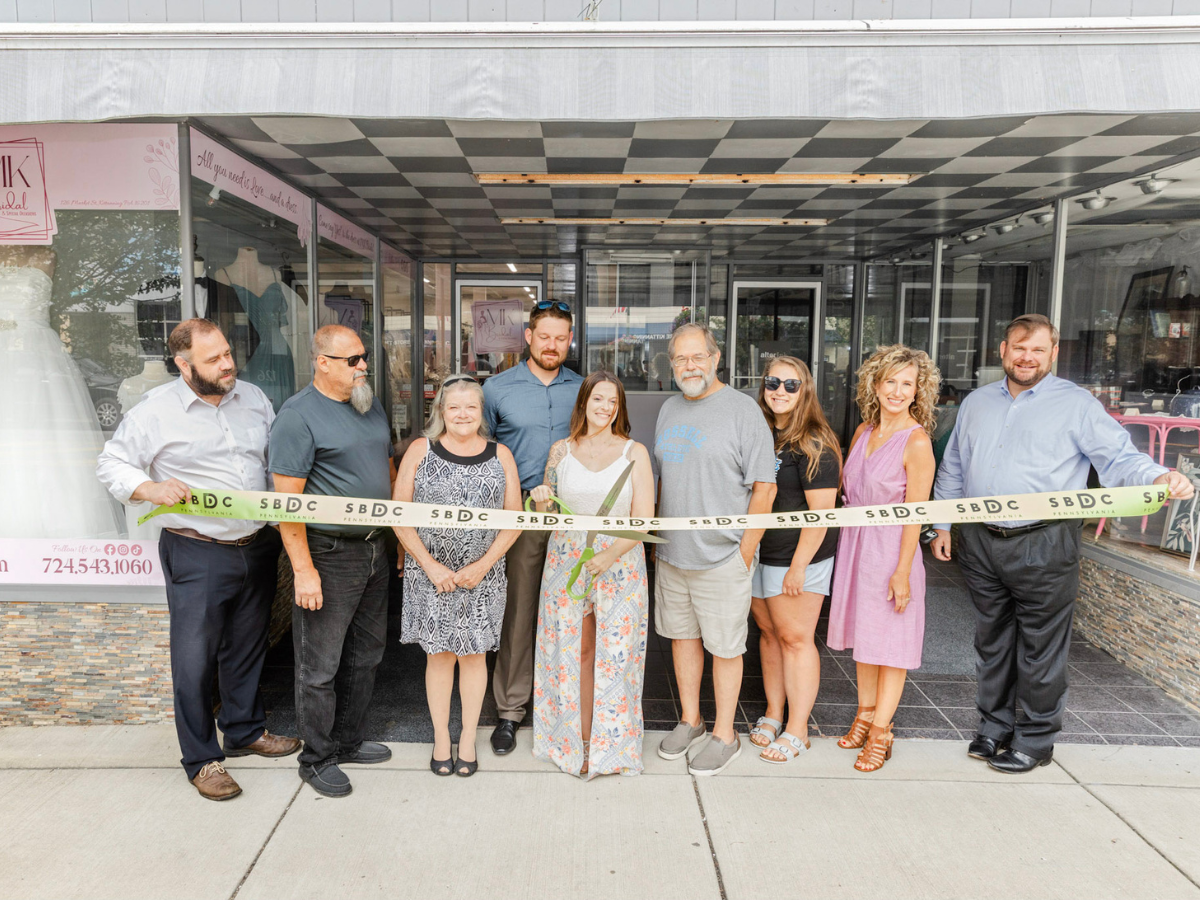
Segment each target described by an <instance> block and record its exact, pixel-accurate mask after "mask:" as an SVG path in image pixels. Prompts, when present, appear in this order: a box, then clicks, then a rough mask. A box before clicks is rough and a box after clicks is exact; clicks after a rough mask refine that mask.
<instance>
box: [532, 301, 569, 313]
mask: <svg viewBox="0 0 1200 900" xmlns="http://www.w3.org/2000/svg"><path fill="white" fill-rule="evenodd" d="M551 307H553V308H554V309H557V310H560V311H561V312H565V313H569V312H570V311H571V307H570V305H568V304H567V303H566V302H564V301H562V300H539V301H538V302H537V303H535V304H533V308H534V309H536V310H537V311H538V312H544V311H545V310H547V309H550V308H551Z"/></svg>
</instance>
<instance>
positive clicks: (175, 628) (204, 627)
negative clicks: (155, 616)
mask: <svg viewBox="0 0 1200 900" xmlns="http://www.w3.org/2000/svg"><path fill="white" fill-rule="evenodd" d="M281 546H282V544H281V542H280V539H279V532H277V531H276V530H275V529H274V528H270V527H267V528H263V529H262V530H261V531H260V532H259V533H258V539H257V540H255V541H253V542H252V543H249V544H247V545H245V546H244V547H233V546H230V545H227V544H213V543H207V542H205V541H198V540H195V539H194V538H188V537H183V536H182V535H178V534H173V533H172V532H170V531H163V533H162V537H161V538H159V542H158V553H159V558H160V559H161V560H162V564H163V572H164V573H165V574H166V581H167V608H168V609H169V610H170V611H171V681H172V682H173V689H174V697H175V731H176V733H177V734H178V735H179V748H180V749H181V750H182V751H183V758H182V759H180V762H181V763H183V769H184V771H185V772H187V776H188V778H189V779H191V778H195V777H196V774H197V773H198V772H199V771H200V769H201V768H203V767H204V764H205V763H208V762H212V761H213V760H222V759H224V758H225V754H224V752H222V750H221V745H220V743H219V742H218V741H217V734H216V730H215V729H214V728H213V696H212V693H213V692H212V685H213V673H214V672H215V673H216V675H217V680H218V683H219V686H220V692H221V712H220V715H219V717H218V719H217V725H218V726H219V727H220V729H221V731H222V733H223V734H224V735H225V742H226V744H227V745H228V746H230V747H244V746H246V745H247V744H253V743H254V742H255V741H256V740H258V739H259V737H260V736H261V735H262V733H263V723H264V722H265V721H266V714H265V713H264V711H263V703H262V697H261V696H260V694H259V692H258V682H259V678H260V677H261V675H262V667H263V659H264V658H265V657H266V655H267V622H268V620H269V618H270V615H271V602H272V601H273V600H274V599H275V581H276V574H277V572H278V565H279V551H280V548H281Z"/></svg>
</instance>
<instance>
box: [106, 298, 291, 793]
mask: <svg viewBox="0 0 1200 900" xmlns="http://www.w3.org/2000/svg"><path fill="white" fill-rule="evenodd" d="M167 346H168V348H169V350H170V352H171V354H172V355H173V356H174V357H175V364H176V365H177V366H178V367H179V371H180V372H181V373H182V376H181V377H180V378H179V379H177V380H175V381H172V382H170V383H169V384H164V385H161V386H160V387H157V388H154V389H153V390H152V391H150V392H149V393H147V394H146V396H145V398H144V399H143V400H142V402H141V403H139V404H137V405H136V406H135V407H133V409H131V410H130V411H129V412H128V413H127V414H126V415H125V418H124V419H123V420H122V421H121V425H120V427H119V428H118V429H117V432H116V434H115V435H113V437H112V439H111V440H110V441H109V442H108V443H107V444H105V446H104V451H103V452H102V453H101V454H100V459H99V461H98V463H97V466H96V473H97V475H98V476H99V478H100V480H101V481H102V482H103V483H104V485H105V487H107V488H108V490H109V491H110V492H111V493H112V495H113V496H114V497H116V498H117V499H118V500H120V501H121V502H122V503H126V504H134V503H138V502H141V501H143V500H148V501H150V502H151V503H153V504H156V505H157V504H174V503H178V502H179V501H181V500H184V499H187V498H189V497H190V496H191V490H190V489H191V488H223V489H225V490H239V491H263V490H266V489H267V435H268V433H269V431H270V426H271V421H272V419H274V417H275V416H274V411H273V410H272V408H271V401H270V400H268V399H267V396H266V394H264V393H263V392H262V391H261V390H259V389H258V388H257V387H255V386H254V385H253V384H250V383H249V382H245V381H238V380H237V368H236V366H235V365H234V362H233V356H232V355H231V353H230V350H229V343H228V342H227V341H226V340H225V336H224V335H223V334H222V333H221V330H220V329H219V328H218V327H217V326H216V325H215V324H214V323H212V322H210V321H208V320H207V319H189V320H188V321H186V322H182V323H180V324H179V325H177V326H176V327H175V329H174V331H172V332H171V336H170V338H169V339H168V342H167ZM158 521H159V522H160V523H161V524H162V526H163V533H162V537H161V538H160V540H159V555H160V556H161V558H162V564H163V572H164V573H165V575H166V580H167V606H168V608H169V609H170V611H171V678H172V681H173V682H174V699H175V730H176V732H177V733H178V736H179V746H180V749H181V750H182V751H183V757H182V759H181V760H180V762H181V763H182V764H183V768H184V771H185V772H186V773H187V777H188V779H189V780H190V781H191V782H192V784H193V785H195V786H196V789H197V790H198V791H199V792H200V795H201V796H203V797H206V798H207V799H209V800H228V799H230V798H232V797H236V796H237V795H238V794H240V793H241V788H240V787H239V786H238V784H237V782H236V781H234V779H233V777H232V776H231V775H229V773H228V772H226V771H225V767H224V766H223V765H222V763H223V762H224V760H225V758H226V757H227V756H249V755H251V754H254V755H258V756H268V757H278V756H289V755H290V754H292V753H295V752H296V751H297V750H298V749H300V741H299V740H298V739H296V738H291V737H281V736H279V735H274V734H269V733H268V732H267V730H266V728H265V727H264V722H265V720H266V715H265V712H264V709H263V703H262V697H261V696H260V695H259V690H258V682H259V676H260V675H261V674H262V666H263V659H264V657H265V656H266V652H267V622H268V618H269V616H270V611H271V602H272V601H273V600H274V598H275V586H276V585H275V579H276V571H277V565H278V562H279V552H280V548H281V543H280V540H279V534H278V532H277V531H276V529H274V528H270V527H264V526H263V523H262V522H252V521H246V520H241V519H209V518H203V517H199V516H182V515H163V516H161V517H159V519H158ZM214 673H215V674H216V675H217V676H218V680H219V685H220V693H221V712H220V717H219V720H218V722H217V724H218V725H219V726H220V729H221V732H222V734H223V735H224V749H222V746H221V744H220V743H219V742H218V740H217V735H216V731H215V729H214V727H213V713H212V710H213V697H212V693H213V691H212V684H213V675H214Z"/></svg>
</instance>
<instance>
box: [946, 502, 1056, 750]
mask: <svg viewBox="0 0 1200 900" xmlns="http://www.w3.org/2000/svg"><path fill="white" fill-rule="evenodd" d="M959 537H960V540H959V549H958V564H959V567H960V568H961V569H962V573H963V576H964V578H965V579H966V582H967V587H968V589H969V590H970V592H971V600H972V602H973V603H974V605H975V673H976V676H977V677H978V681H979V687H978V693H977V697H976V706H977V707H978V709H979V729H978V731H979V734H981V735H984V736H986V737H991V738H995V739H996V740H1010V739H1011V741H1012V747H1013V749H1015V750H1019V751H1021V752H1022V753H1026V754H1028V755H1030V756H1033V757H1036V758H1038V759H1044V758H1045V757H1047V756H1049V755H1050V753H1051V751H1052V750H1053V749H1054V739H1055V738H1056V737H1057V736H1058V733H1059V732H1060V731H1061V730H1062V722H1063V711H1064V709H1065V707H1066V701H1067V653H1068V651H1069V650H1070V647H1071V622H1072V618H1073V616H1074V613H1075V598H1076V596H1077V595H1078V594H1079V540H1080V523H1079V522H1078V521H1070V520H1067V521H1059V522H1051V523H1050V524H1048V525H1047V526H1046V527H1045V528H1042V529H1040V530H1038V531H1031V532H1029V533H1028V534H1023V535H1018V536H1016V537H1011V538H1003V537H1000V536H998V535H995V534H993V533H992V532H990V531H988V530H987V529H986V528H985V527H984V526H983V525H975V524H969V525H963V526H962V528H961V531H960V535H959ZM1018 706H1019V707H1020V710H1021V713H1022V715H1020V716H1018V715H1017V707H1018Z"/></svg>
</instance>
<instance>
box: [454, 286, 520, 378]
mask: <svg viewBox="0 0 1200 900" xmlns="http://www.w3.org/2000/svg"><path fill="white" fill-rule="evenodd" d="M456 286H457V295H458V296H457V297H456V307H457V311H458V341H457V342H456V343H455V359H454V371H455V372H462V373H464V374H467V375H474V376H475V377H476V378H478V379H479V380H480V381H483V380H484V379H485V378H487V377H488V376H490V375H495V374H496V373H497V372H503V371H504V370H505V369H507V368H510V367H512V366H515V365H516V364H517V363H518V362H519V361H520V359H521V354H522V353H523V352H524V350H525V323H526V322H528V321H529V313H530V311H531V310H532V309H533V304H535V303H536V302H537V301H538V300H540V299H541V289H542V285H541V282H540V281H510V280H503V281H501V280H468V279H460V280H459V281H457V282H456Z"/></svg>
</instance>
